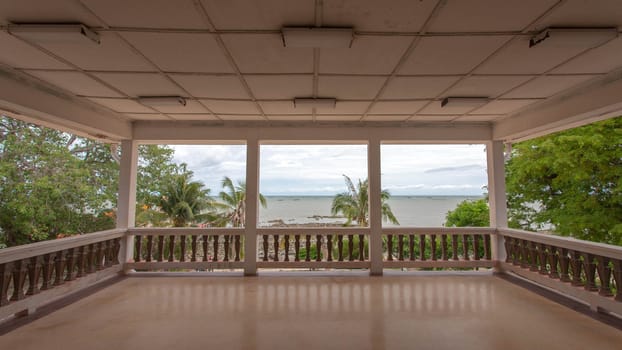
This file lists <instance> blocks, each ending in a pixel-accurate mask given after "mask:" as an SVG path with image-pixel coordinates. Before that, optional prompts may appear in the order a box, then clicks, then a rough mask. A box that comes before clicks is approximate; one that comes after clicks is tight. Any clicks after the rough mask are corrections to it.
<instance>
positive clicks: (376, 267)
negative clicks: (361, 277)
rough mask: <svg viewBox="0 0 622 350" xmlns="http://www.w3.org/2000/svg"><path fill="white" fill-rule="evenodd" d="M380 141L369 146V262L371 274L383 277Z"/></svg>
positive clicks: (373, 141)
mask: <svg viewBox="0 0 622 350" xmlns="http://www.w3.org/2000/svg"><path fill="white" fill-rule="evenodd" d="M380 168H381V159H380V139H378V138H372V139H370V140H369V144H368V145H367V178H368V180H369V188H368V196H369V228H370V234H369V260H370V261H371V269H370V273H371V274H372V275H376V276H378V275H382V266H383V265H382V198H381V195H380V194H381V192H382V190H381V188H382V183H381V177H382V175H381V169H380Z"/></svg>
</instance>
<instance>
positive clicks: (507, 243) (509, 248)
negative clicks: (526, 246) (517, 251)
mask: <svg viewBox="0 0 622 350" xmlns="http://www.w3.org/2000/svg"><path fill="white" fill-rule="evenodd" d="M486 237H488V236H486ZM499 237H501V236H499ZM489 242H490V241H489ZM484 244H486V243H485V242H484ZM503 246H504V247H505V262H506V263H511V262H512V261H513V260H514V246H513V245H512V238H511V237H503ZM484 249H485V248H484Z"/></svg>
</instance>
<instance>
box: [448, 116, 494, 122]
mask: <svg viewBox="0 0 622 350" xmlns="http://www.w3.org/2000/svg"><path fill="white" fill-rule="evenodd" d="M501 118H504V116H503V115H465V116H464V117H460V118H458V119H457V120H458V121H461V122H493V121H496V120H499V119H501Z"/></svg>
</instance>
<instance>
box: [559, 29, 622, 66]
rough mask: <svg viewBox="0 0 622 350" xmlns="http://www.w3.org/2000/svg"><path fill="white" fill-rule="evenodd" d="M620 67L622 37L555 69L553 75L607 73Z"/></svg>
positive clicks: (621, 60) (621, 62)
mask: <svg viewBox="0 0 622 350" xmlns="http://www.w3.org/2000/svg"><path fill="white" fill-rule="evenodd" d="M620 67H622V37H618V38H617V39H615V40H612V41H610V42H608V43H606V44H605V45H603V46H600V47H597V48H594V49H592V50H590V51H588V52H586V53H584V54H582V55H581V56H579V57H577V58H574V59H572V60H571V61H570V62H568V63H565V64H564V65H562V66H560V67H559V68H555V69H554V70H553V71H552V73H554V74H572V73H607V72H609V71H611V70H613V69H616V68H620Z"/></svg>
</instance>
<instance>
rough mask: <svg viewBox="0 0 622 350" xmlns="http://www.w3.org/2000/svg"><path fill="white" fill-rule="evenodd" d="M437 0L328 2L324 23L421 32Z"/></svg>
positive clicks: (337, 0)
mask: <svg viewBox="0 0 622 350" xmlns="http://www.w3.org/2000/svg"><path fill="white" fill-rule="evenodd" d="M435 5H436V1H433V0H425V1H412V0H383V1H376V0H324V1H323V11H322V15H323V21H322V22H323V24H324V25H327V26H337V27H354V29H355V30H357V31H385V32H418V31H419V30H421V27H422V26H423V24H424V23H425V21H426V19H427V18H428V16H429V15H430V13H431V12H432V10H433V9H434V6H435Z"/></svg>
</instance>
